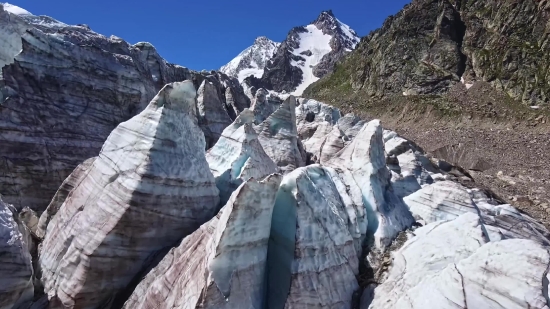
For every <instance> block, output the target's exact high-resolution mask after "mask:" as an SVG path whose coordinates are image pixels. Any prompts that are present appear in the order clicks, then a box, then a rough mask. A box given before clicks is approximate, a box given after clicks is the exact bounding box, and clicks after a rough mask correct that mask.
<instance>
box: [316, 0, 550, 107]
mask: <svg viewBox="0 0 550 309" xmlns="http://www.w3.org/2000/svg"><path fill="white" fill-rule="evenodd" d="M549 10H550V3H549V2H548V1H534V0H529V1H521V2H517V1H513V0H506V1H496V0H495V1H491V0H489V1H465V0H445V1H442V0H413V1H412V2H411V3H410V4H408V5H407V6H405V8H403V9H402V10H401V11H400V12H399V13H397V14H396V15H395V16H391V17H390V18H388V19H387V20H386V21H385V22H384V24H383V26H382V27H381V28H380V29H378V30H375V31H373V32H372V33H370V34H369V35H368V36H367V37H365V38H364V39H363V40H362V42H361V44H359V46H358V47H357V50H356V51H355V52H354V53H352V54H351V55H350V57H349V58H347V59H346V60H345V61H343V63H342V64H341V65H339V66H338V69H337V70H336V73H335V74H333V75H332V76H330V77H327V78H326V79H325V80H324V81H321V82H319V83H317V84H316V85H314V86H312V88H311V90H310V91H308V92H306V93H307V94H309V95H314V94H319V95H321V94H323V93H328V92H334V91H360V92H363V93H365V94H366V95H368V96H369V97H372V98H375V99H379V98H382V97H387V96H389V95H401V94H405V95H414V94H441V93H445V92H447V91H448V90H449V89H450V88H451V87H452V86H453V85H454V84H457V83H460V82H462V83H465V84H466V85H471V84H473V83H475V82H478V81H485V82H488V83H490V84H491V85H492V86H493V87H495V88H497V89H499V90H502V91H504V92H505V93H506V94H508V95H509V96H510V97H512V98H514V99H516V100H520V101H523V102H524V104H527V105H546V104H548V102H549V93H550V88H549V86H548V79H549V75H548V74H549V72H548V63H549V62H550V58H548V57H549V56H548V55H549V54H550V53H549V48H550V45H549V40H550V37H549V34H548V31H547V30H548V28H547V27H548V26H547V23H548V19H549V17H548V16H549V15H548V12H549Z"/></svg>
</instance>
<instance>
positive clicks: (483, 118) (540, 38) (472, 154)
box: [304, 0, 550, 224]
mask: <svg viewBox="0 0 550 309" xmlns="http://www.w3.org/2000/svg"><path fill="white" fill-rule="evenodd" d="M549 10H550V3H549V2H548V1H522V2H521V3H520V2H516V1H432V0H415V1H412V2H411V3H410V4H409V5H407V6H405V8H404V9H403V10H401V11H400V12H399V13H397V14H396V15H395V16H391V17H390V18H388V19H387V20H386V21H385V22H384V24H383V26H382V27H381V28H380V29H378V30H375V31H373V32H372V33H371V34H369V35H368V36H367V37H365V38H364V39H363V40H362V42H361V43H360V44H359V46H358V48H357V49H356V50H355V51H354V52H352V53H351V54H350V56H349V57H347V58H346V59H345V60H343V61H342V62H341V63H340V64H339V65H338V66H337V68H336V69H335V71H334V73H333V74H331V75H330V76H327V77H325V78H323V79H321V80H320V81H318V82H316V83H315V84H313V85H311V86H310V87H309V88H308V89H307V90H306V92H305V94H304V95H305V96H309V97H313V98H316V99H318V100H322V101H325V102H327V103H330V104H333V105H335V106H337V107H340V108H342V109H344V110H345V111H352V112H355V113H356V114H358V115H362V117H364V118H366V119H373V118H380V119H382V120H383V121H384V122H385V123H386V125H387V126H388V127H389V128H392V129H394V130H396V131H397V132H399V133H400V134H402V135H403V136H406V137H407V138H410V139H412V140H414V141H415V142H416V143H418V144H419V145H420V146H421V147H422V148H423V149H425V150H426V151H428V152H429V153H431V154H433V155H434V156H437V157H440V158H444V159H446V160H448V161H449V162H452V163H454V164H457V165H461V166H463V167H464V168H466V169H468V170H470V174H471V175H472V176H473V177H474V178H475V180H476V181H477V182H478V183H482V184H484V185H485V186H487V187H491V188H492V189H493V190H494V191H495V192H496V193H497V194H498V195H499V196H500V197H501V198H502V199H505V200H507V201H508V202H511V203H513V204H514V205H515V206H517V207H520V208H521V209H522V210H524V211H528V212H529V213H530V214H531V215H533V216H536V217H537V218H538V219H541V220H544V221H545V222H546V223H547V224H548V223H550V220H549V218H550V213H549V212H550V210H549V211H547V210H546V209H548V205H549V203H550V183H548V181H547V179H549V177H550V174H549V173H548V171H547V170H546V169H544V168H542V169H541V166H545V165H546V164H547V161H548V160H547V159H546V158H545V157H544V155H543V154H544V153H546V152H548V151H550V144H549V143H548V136H549V134H550V127H549V126H548V123H549V121H550V118H549V116H550V115H549V114H548V89H549V88H548V85H549V81H550V76H549V75H548V72H547V66H548V63H550V59H548V55H549V50H548V43H547V41H548V31H547V30H545V29H547V28H548V16H549V15H548V13H549V12H550V11H549ZM525 157H529V158H530V159H529V160H524V159H520V158H525Z"/></svg>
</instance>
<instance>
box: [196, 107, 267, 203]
mask: <svg viewBox="0 0 550 309" xmlns="http://www.w3.org/2000/svg"><path fill="white" fill-rule="evenodd" d="M253 122H254V114H253V113H252V111H250V110H249V109H245V110H244V111H243V112H242V113H241V114H239V116H238V117H237V119H235V121H234V122H233V123H232V124H231V125H230V126H228V127H227V128H226V129H225V130H224V131H223V132H222V134H221V137H220V139H219V140H218V142H217V143H216V145H214V147H212V148H211V149H210V150H208V152H207V153H206V161H208V165H209V166H210V170H211V171H212V174H213V175H214V178H215V179H216V186H217V187H218V189H219V190H220V204H221V205H225V203H226V202H227V200H228V199H229V196H230V195H231V193H232V192H233V191H234V190H235V189H236V188H237V187H238V186H239V185H240V184H241V183H242V182H243V181H246V180H248V179H250V178H255V179H263V178H264V177H266V176H267V175H270V174H273V173H275V172H277V166H276V165H275V163H273V161H272V160H271V159H270V158H269V156H268V155H267V154H266V153H265V151H264V149H263V148H262V145H261V144H260V142H259V141H258V134H257V133H256V131H254V129H253V128H252V124H253Z"/></svg>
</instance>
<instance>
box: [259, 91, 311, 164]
mask: <svg viewBox="0 0 550 309" xmlns="http://www.w3.org/2000/svg"><path fill="white" fill-rule="evenodd" d="M295 109H296V98H295V97H293V96H290V97H289V98H287V99H286V100H285V101H284V102H283V103H282V104H281V106H280V107H279V108H278V109H277V110H276V111H275V112H274V113H273V114H271V116H269V117H268V118H267V119H266V120H265V121H264V122H262V123H261V124H260V125H259V127H258V133H259V137H258V139H259V140H260V143H261V144H262V146H263V148H264V150H265V152H266V153H267V155H268V156H269V157H270V158H271V159H272V160H273V162H275V164H277V166H278V167H279V168H280V169H281V170H282V171H283V172H284V173H288V172H290V171H292V170H294V169H296V168H298V167H302V166H304V165H305V163H306V162H305V161H306V160H305V153H304V152H303V151H302V150H301V149H300V146H301V142H300V140H299V139H298V132H297V128H296V114H295Z"/></svg>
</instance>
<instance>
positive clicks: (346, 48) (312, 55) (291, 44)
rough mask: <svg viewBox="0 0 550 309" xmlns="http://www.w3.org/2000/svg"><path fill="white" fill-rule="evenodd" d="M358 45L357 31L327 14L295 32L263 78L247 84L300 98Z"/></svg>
mask: <svg viewBox="0 0 550 309" xmlns="http://www.w3.org/2000/svg"><path fill="white" fill-rule="evenodd" d="M358 43H359V37H358V36H357V34H356V33H355V31H353V30H352V29H351V28H350V27H349V26H348V25H346V24H344V23H342V22H340V21H339V20H338V19H337V18H336V17H334V15H333V14H332V11H324V12H322V13H321V14H320V15H319V17H318V18H317V19H316V20H315V21H314V22H312V23H311V24H309V25H307V26H301V27H294V28H292V29H291V30H290V32H289V33H288V35H287V37H286V39H285V40H284V41H283V42H282V43H281V45H279V47H278V49H277V52H276V53H275V54H274V56H273V58H271V60H270V61H268V62H267V63H266V65H265V68H264V71H263V74H262V75H261V76H259V77H256V76H249V77H248V78H246V79H245V80H244V83H245V84H247V85H248V86H252V87H256V89H259V88H265V89H268V90H274V91H276V92H280V93H282V92H286V93H292V94H294V95H298V96H300V95H302V92H303V91H304V89H306V87H307V86H309V85H310V84H311V83H313V82H315V81H316V80H318V79H319V78H320V77H323V76H324V75H326V74H328V73H330V72H332V70H333V68H334V65H335V63H336V62H337V61H338V60H340V59H342V57H344V56H345V55H346V54H347V53H349V52H350V51H351V50H353V49H354V48H355V46H356V45H357V44H358Z"/></svg>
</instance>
